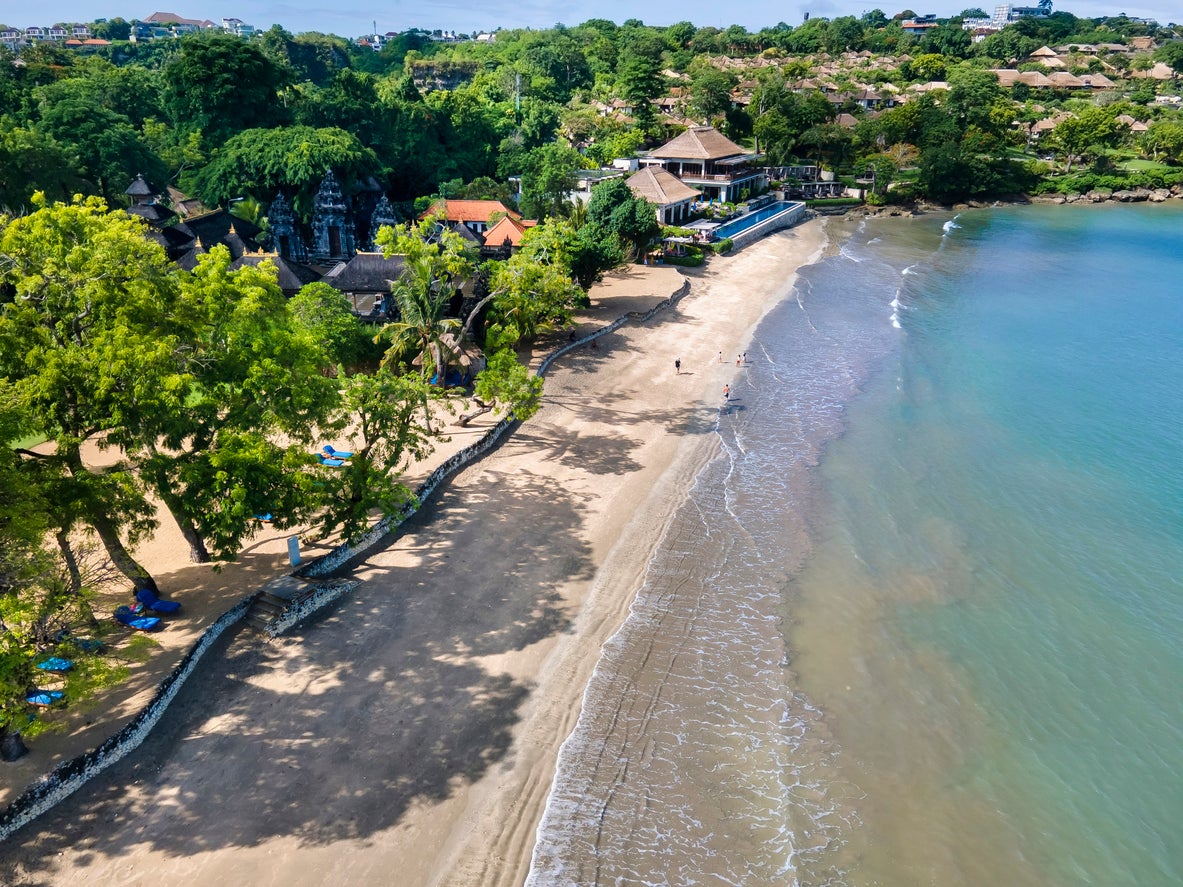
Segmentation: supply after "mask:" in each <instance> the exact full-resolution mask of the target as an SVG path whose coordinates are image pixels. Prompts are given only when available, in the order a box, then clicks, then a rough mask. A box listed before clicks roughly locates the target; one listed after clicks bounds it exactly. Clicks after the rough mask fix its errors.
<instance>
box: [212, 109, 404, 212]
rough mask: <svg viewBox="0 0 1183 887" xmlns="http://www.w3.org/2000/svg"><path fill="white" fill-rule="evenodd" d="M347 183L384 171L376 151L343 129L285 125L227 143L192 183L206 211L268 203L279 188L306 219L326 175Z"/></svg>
mask: <svg viewBox="0 0 1183 887" xmlns="http://www.w3.org/2000/svg"><path fill="white" fill-rule="evenodd" d="M330 169H331V170H334V171H335V172H336V173H337V176H338V180H339V181H341V182H345V183H346V184H348V183H351V182H354V181H357V180H358V179H360V178H363V177H364V176H367V175H372V174H375V173H378V172H380V169H381V164H380V163H379V162H378V158H377V157H376V156H375V155H374V152H373V151H371V150H370V149H369V148H366V147H365V146H364V145H362V144H361V142H359V141H358V140H357V137H356V136H354V135H351V134H350V133H347V132H345V131H344V130H342V129H336V128H333V127H329V128H327V129H312V128H311V127H307V126H287V127H283V128H282V129H248V130H247V131H246V132H241V133H239V134H238V135H236V136H234V137H233V138H231V139H230V140H229V141H227V142H226V144H225V145H223V146H222V147H221V148H220V149H219V150H218V151H217V152H216V153H215V154H214V157H213V159H212V160H211V161H210V162H209V163H207V164H206V165H205V166H204V167H202V168H201V169H200V170H199V171H197V172H196V173H195V174H194V175H193V177H192V180H191V184H192V186H193V190H194V191H196V193H197V195H198V196H199V197H201V199H202V201H204V202H205V203H206V205H207V206H218V205H222V206H226V205H228V204H229V202H230V200H231V199H232V198H235V197H244V196H248V195H249V196H251V197H254V198H256V199H258V200H260V201H262V202H264V203H269V202H270V201H271V200H273V199H274V198H275V195H276V193H277V192H278V191H279V190H280V189H281V188H284V189H290V190H291V191H292V192H294V193H293V196H292V205H293V207H294V208H295V209H296V211H297V212H298V213H300V214H301V215H305V216H308V215H310V214H311V211H312V200H313V198H314V197H315V195H316V191H317V189H318V188H319V187H320V183H321V181H322V180H323V179H324V175H325V172H326V171H327V170H330Z"/></svg>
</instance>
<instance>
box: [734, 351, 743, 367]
mask: <svg viewBox="0 0 1183 887" xmlns="http://www.w3.org/2000/svg"><path fill="white" fill-rule="evenodd" d="M742 362H743V355H742V354H737V355H735V365H736V366H739V365H740V364H741V363H742Z"/></svg>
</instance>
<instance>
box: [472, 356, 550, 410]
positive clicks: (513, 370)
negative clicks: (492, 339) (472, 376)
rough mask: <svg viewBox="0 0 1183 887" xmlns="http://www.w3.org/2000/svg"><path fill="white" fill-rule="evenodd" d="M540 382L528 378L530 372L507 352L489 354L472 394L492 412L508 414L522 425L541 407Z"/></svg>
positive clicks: (540, 379) (539, 379) (537, 378)
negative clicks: (490, 408) (491, 408)
mask: <svg viewBox="0 0 1183 887" xmlns="http://www.w3.org/2000/svg"><path fill="white" fill-rule="evenodd" d="M542 386H543V380H542V378H541V377H539V376H531V375H530V370H529V368H527V367H526V366H525V365H523V364H522V363H521V361H519V360H518V359H517V355H515V354H514V353H513V351H511V350H510V349H508V348H503V349H502V350H500V351H498V352H496V353H495V354H493V355H492V356H491V357H490V358H489V360H488V363H487V365H486V367H485V369H484V370H482V371H481V372H480V373H479V374H478V375H477V377H476V385H475V388H474V390H473V394H474V395H475V396H476V397H477V398H479V399H480V400H482V401H484V402H486V403H488V404H490V405H493V408H494V409H495V410H498V411H501V412H508V413H512V414H513V416H514V418H516V419H520V420H522V421H525V420H526V419H529V418H530V417H531V416H533V415H534V414H535V413H537V412H538V410H539V409H540V408H541V406H542Z"/></svg>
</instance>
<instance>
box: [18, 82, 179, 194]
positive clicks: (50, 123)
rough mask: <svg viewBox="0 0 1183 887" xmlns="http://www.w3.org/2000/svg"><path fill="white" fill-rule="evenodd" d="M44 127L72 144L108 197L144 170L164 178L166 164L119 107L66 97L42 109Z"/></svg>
mask: <svg viewBox="0 0 1183 887" xmlns="http://www.w3.org/2000/svg"><path fill="white" fill-rule="evenodd" d="M41 129H42V131H44V132H45V133H47V134H48V135H50V136H51V137H52V138H53V139H54V141H56V142H57V143H58V144H60V145H66V146H69V148H70V150H71V152H72V153H74V154H75V155H76V156H77V157H78V158H79V160H80V161H81V167H82V169H81V171H82V172H83V174H84V175H85V176H86V177H87V178H88V179H90V180H91V181H92V182H93V183H94V186H95V190H97V191H98V192H99V193H100V194H102V195H103V196H104V197H105V198H107V199H108V200H109V201H115V200H121V199H123V192H124V190H125V189H126V188H127V186H128V185H129V184H131V182H132V181H133V180H134V179H135V177H136V175H137V174H139V173H143V174H144V176H145V177H147V178H148V180H149V181H162V180H163V179H164V177H165V167H164V164H163V163H162V162H161V160H160V158H159V157H157V156H156V155H155V154H153V153H152V151H151V150H150V149H149V148H148V146H147V145H146V144H145V143H144V141H143V139H141V138H140V134H139V133H138V132H137V131H136V129H135V127H134V126H132V124H131V121H130V120H129V119H128V118H127V117H126V116H124V115H123V114H120V113H118V112H116V111H112V110H109V109H107V108H102V107H98V108H95V107H92V106H91V105H90V104H89V103H88V101H87V100H86V99H85V98H83V97H81V96H71V97H69V98H63V99H62V100H60V101H57V102H55V103H53V104H51V105H47V106H46V107H44V108H43V109H42V118H41Z"/></svg>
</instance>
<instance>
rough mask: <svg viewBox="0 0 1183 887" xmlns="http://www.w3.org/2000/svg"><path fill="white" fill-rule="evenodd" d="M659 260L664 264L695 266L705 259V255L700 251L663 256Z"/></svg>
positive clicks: (685, 266) (683, 266)
mask: <svg viewBox="0 0 1183 887" xmlns="http://www.w3.org/2000/svg"><path fill="white" fill-rule="evenodd" d="M661 261H662V262H663V263H664V264H666V265H678V266H680V267H682V268H697V267H698V266H699V265H701V264H702V263H703V262H704V261H706V256H704V255H703V254H702V253H699V254H698V255H690V256H665V257H664V258H663V259H662V260H661Z"/></svg>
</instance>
